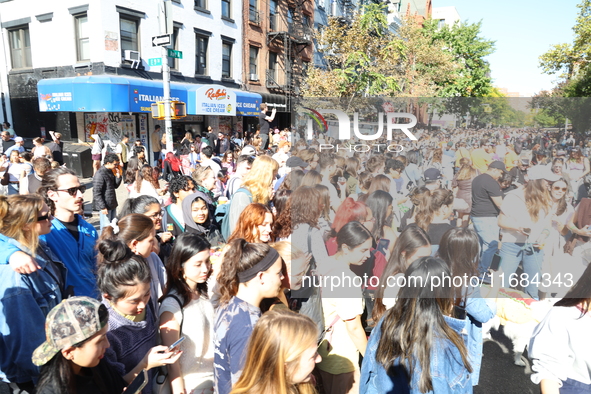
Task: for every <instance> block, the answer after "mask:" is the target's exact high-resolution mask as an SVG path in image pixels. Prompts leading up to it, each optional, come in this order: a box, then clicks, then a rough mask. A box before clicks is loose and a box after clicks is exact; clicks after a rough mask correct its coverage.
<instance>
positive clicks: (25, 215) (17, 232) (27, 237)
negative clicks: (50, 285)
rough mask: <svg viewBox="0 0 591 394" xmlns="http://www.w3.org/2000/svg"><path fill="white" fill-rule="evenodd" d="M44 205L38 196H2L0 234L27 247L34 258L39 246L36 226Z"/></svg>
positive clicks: (0, 199) (0, 202)
mask: <svg viewBox="0 0 591 394" xmlns="http://www.w3.org/2000/svg"><path fill="white" fill-rule="evenodd" d="M43 203H44V201H43V198H41V196H39V195H36V194H24V195H13V196H9V197H6V196H0V232H1V233H2V234H4V235H5V236H7V237H9V238H12V239H14V240H16V241H18V242H19V243H21V244H22V245H24V246H26V247H27V248H28V249H29V250H30V252H31V254H32V255H33V256H35V251H36V250H37V247H38V246H39V234H38V233H37V229H36V227H37V226H35V224H36V223H37V217H38V216H39V212H41V210H42V209H43ZM27 225H28V226H27Z"/></svg>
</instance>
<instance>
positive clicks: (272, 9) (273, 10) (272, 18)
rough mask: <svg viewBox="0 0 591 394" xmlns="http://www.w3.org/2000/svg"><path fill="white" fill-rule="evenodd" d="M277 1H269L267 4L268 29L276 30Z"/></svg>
mask: <svg viewBox="0 0 591 394" xmlns="http://www.w3.org/2000/svg"><path fill="white" fill-rule="evenodd" d="M277 2H278V0H271V1H270V2H269V29H270V30H277V9H278V8H279V6H278V4H277Z"/></svg>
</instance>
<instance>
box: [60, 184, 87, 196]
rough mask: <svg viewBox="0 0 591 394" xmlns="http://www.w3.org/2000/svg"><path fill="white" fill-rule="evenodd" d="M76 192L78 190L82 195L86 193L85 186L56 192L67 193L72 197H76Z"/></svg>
mask: <svg viewBox="0 0 591 394" xmlns="http://www.w3.org/2000/svg"><path fill="white" fill-rule="evenodd" d="M78 190H80V193H82V194H84V192H85V191H86V186H77V187H71V188H69V189H57V191H58V192H67V193H68V194H69V195H70V196H72V197H75V196H76V194H77V193H78Z"/></svg>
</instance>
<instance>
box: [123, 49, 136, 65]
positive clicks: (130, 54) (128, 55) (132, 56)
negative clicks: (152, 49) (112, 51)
mask: <svg viewBox="0 0 591 394" xmlns="http://www.w3.org/2000/svg"><path fill="white" fill-rule="evenodd" d="M125 60H128V61H130V62H139V61H140V53H139V52H138V51H131V50H129V49H126V50H125Z"/></svg>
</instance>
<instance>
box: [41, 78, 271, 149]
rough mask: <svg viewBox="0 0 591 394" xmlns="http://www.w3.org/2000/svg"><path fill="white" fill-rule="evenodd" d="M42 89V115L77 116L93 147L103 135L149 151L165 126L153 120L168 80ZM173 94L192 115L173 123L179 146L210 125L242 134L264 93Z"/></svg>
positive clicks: (191, 89) (50, 83) (192, 89)
mask: <svg viewBox="0 0 591 394" xmlns="http://www.w3.org/2000/svg"><path fill="white" fill-rule="evenodd" d="M37 89H38V100H39V109H40V111H42V112H73V113H76V120H77V123H78V126H79V127H78V130H79V131H78V139H79V140H81V141H85V142H91V139H90V135H91V134H94V133H98V134H99V135H100V136H101V137H103V138H104V139H105V140H110V141H111V142H113V143H115V144H116V143H117V142H119V141H120V140H121V138H122V137H123V136H124V135H127V136H129V137H130V140H135V139H140V140H141V141H142V143H143V144H144V145H145V146H148V145H149V141H150V138H149V134H150V132H151V131H152V130H153V129H154V126H155V125H156V124H160V125H164V121H156V120H153V119H152V117H151V104H152V103H155V102H157V101H162V100H163V86H162V81H154V80H145V79H139V78H130V77H120V76H110V75H93V76H81V77H71V78H54V79H43V80H41V81H39V83H38V84H37ZM170 93H171V98H172V100H176V101H182V102H185V103H186V104H187V115H188V116H187V117H186V118H183V119H182V120H175V121H173V131H174V134H175V137H176V138H175V141H177V142H178V141H180V138H182V134H183V133H184V131H189V130H190V131H193V132H197V133H200V132H204V131H205V130H207V126H211V127H212V128H213V129H214V130H221V131H228V132H229V131H242V130H243V125H244V119H245V118H253V119H254V118H257V117H258V113H259V108H260V107H259V106H260V103H261V95H259V94H256V93H250V92H244V91H240V90H236V89H231V88H227V87H225V86H221V85H197V84H180V83H171V84H170ZM257 122H258V118H257ZM177 138H178V140H177Z"/></svg>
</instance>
